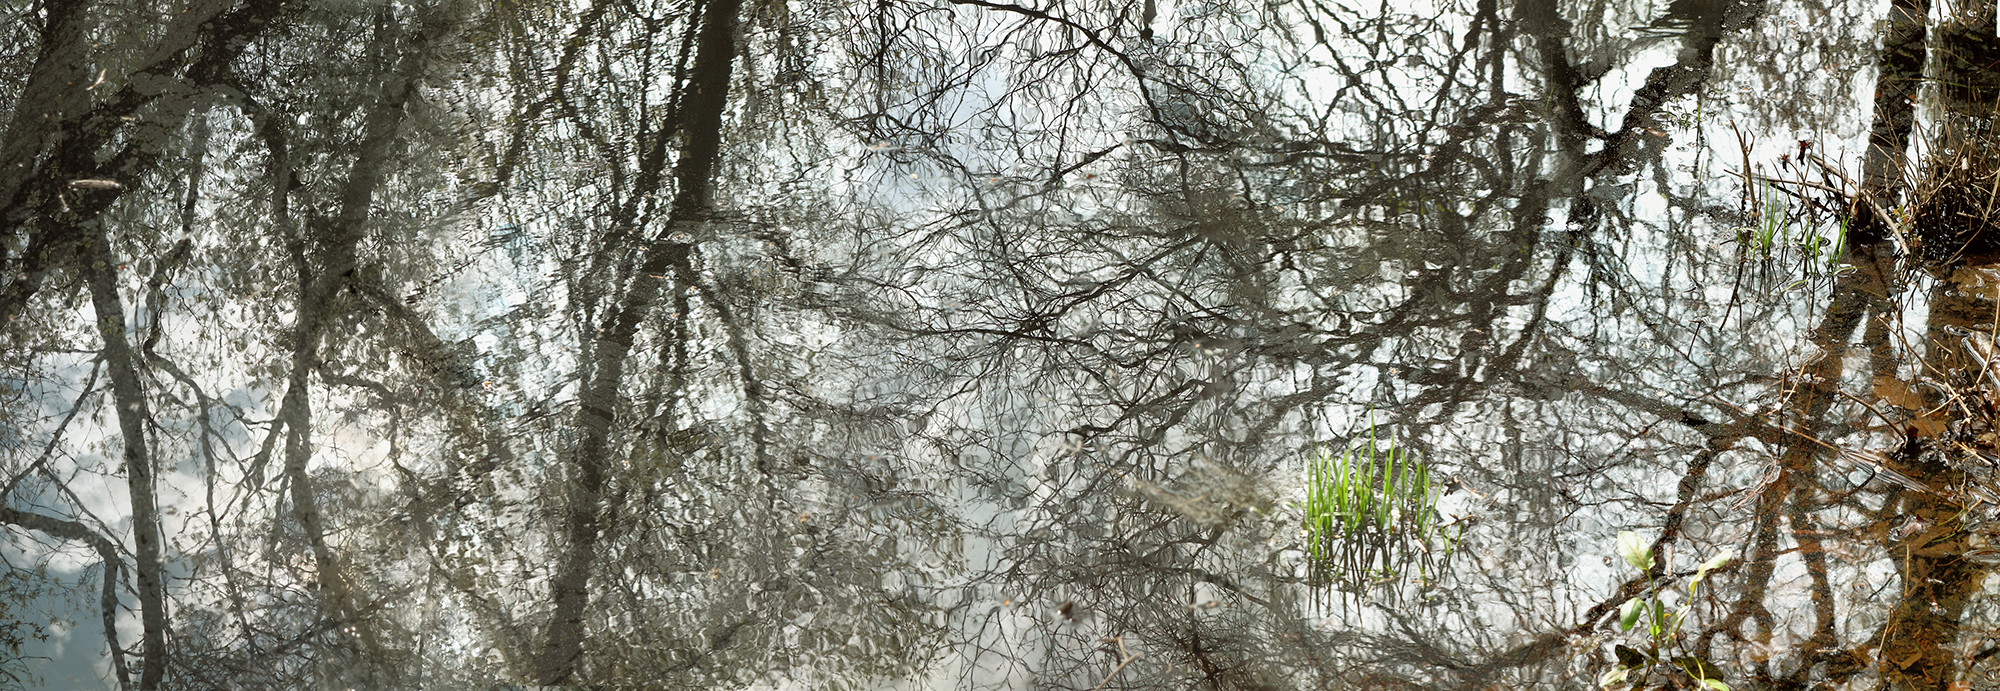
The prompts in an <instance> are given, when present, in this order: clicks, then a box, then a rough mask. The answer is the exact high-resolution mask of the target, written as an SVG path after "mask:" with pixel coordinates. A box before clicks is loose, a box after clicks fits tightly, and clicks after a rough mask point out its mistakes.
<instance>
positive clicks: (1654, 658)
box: [1599, 530, 1732, 691]
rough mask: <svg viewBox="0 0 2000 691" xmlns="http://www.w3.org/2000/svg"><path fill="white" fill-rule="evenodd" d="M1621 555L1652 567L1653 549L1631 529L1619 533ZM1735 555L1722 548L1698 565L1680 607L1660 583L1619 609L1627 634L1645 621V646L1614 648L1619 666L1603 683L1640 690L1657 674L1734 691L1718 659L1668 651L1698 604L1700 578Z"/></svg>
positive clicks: (1620, 625)
mask: <svg viewBox="0 0 2000 691" xmlns="http://www.w3.org/2000/svg"><path fill="white" fill-rule="evenodd" d="M1618 556H1620V557H1623V558H1624V559H1625V563H1626V564H1629V565H1631V566H1632V568H1635V569H1638V570H1639V571H1640V572H1641V573H1648V572H1650V571H1652V569H1653V548H1652V547H1651V546H1650V545H1648V544H1646V541H1645V539H1644V538H1641V537H1639V534H1638V533H1634V532H1632V531H1630V530H1627V531H1625V532H1622V533H1619V534H1618ZM1731 558H1732V557H1731V555H1730V554H1729V553H1727V552H1724V553H1722V554H1718V555H1715V556H1714V557H1712V558H1710V559H1709V560H1708V561H1706V562H1702V564H1701V566H1700V567H1699V568H1696V569H1695V572H1694V578H1690V579H1688V584H1687V597H1685V598H1682V600H1681V603H1680V606H1679V607H1670V606H1669V605H1668V604H1667V603H1666V602H1664V601H1663V600H1662V599H1661V597H1660V596H1661V593H1660V590H1659V585H1658V583H1657V581H1655V582H1654V583H1653V584H1652V585H1651V586H1650V589H1649V591H1648V592H1647V594H1646V595H1643V596H1641V597H1635V598H1632V599H1630V600H1627V601H1626V602H1625V605H1624V606H1623V607H1620V608H1619V609H1618V630H1620V631H1628V632H1629V631H1631V630H1632V629H1633V628H1634V627H1636V626H1638V625H1639V623H1640V622H1642V621H1643V622H1645V625H1646V628H1645V634H1646V638H1645V641H1644V645H1645V649H1644V650H1640V649H1638V648H1633V647H1631V646H1628V645H1625V644H1623V643H1620V644H1618V645H1617V647H1616V648H1614V649H1613V653H1614V655H1615V656H1616V658H1617V659H1616V660H1615V664H1614V665H1613V666H1612V668H1611V671H1608V672H1605V673H1604V677H1603V678H1602V679H1601V680H1599V683H1600V684H1601V685H1602V686H1603V687H1604V688H1606V689H1610V688H1613V687H1619V688H1637V687H1639V686H1641V685H1643V684H1644V683H1645V682H1646V680H1647V679H1649V678H1651V677H1652V676H1654V675H1655V674H1667V675H1671V676H1675V677H1685V678H1686V679H1690V680H1693V681H1694V683H1695V684H1696V688H1708V689H1714V691H1730V689H1729V685H1728V684H1725V683H1723V681H1722V676H1723V672H1722V668H1720V667H1717V666H1715V664H1714V663H1711V662H1709V661H1707V660H1704V659H1702V658H1701V657H1699V656H1697V655H1693V654H1684V655H1678V656H1674V657H1672V658H1668V657H1667V655H1669V654H1670V653H1672V652H1673V649H1674V648H1676V647H1678V646H1680V645H1681V643H1682V640H1681V625H1682V624H1683V623H1685V622H1686V621H1687V615H1688V609H1689V608H1691V607H1693V606H1694V596H1695V591H1696V590H1697V589H1699V588H1700V587H1701V582H1702V579H1704V578H1707V577H1708V572H1710V571H1714V570H1716V569H1719V568H1722V567H1723V566H1724V565H1727V564H1728V563H1729V561H1730V559H1731ZM1669 570H1671V569H1669ZM1683 683H1684V682H1683ZM1676 686H1678V684H1676Z"/></svg>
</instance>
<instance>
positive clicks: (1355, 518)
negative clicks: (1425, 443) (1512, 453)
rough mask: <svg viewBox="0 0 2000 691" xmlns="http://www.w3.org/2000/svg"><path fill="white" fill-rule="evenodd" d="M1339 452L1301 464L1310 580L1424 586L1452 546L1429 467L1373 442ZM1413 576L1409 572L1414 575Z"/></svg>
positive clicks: (1323, 451) (1348, 586) (1354, 586)
mask: <svg viewBox="0 0 2000 691" xmlns="http://www.w3.org/2000/svg"><path fill="white" fill-rule="evenodd" d="M1377 435H1378V433H1377V428H1376V427H1375V426H1373V425H1370V426H1369V428H1368V436H1367V441H1366V442H1365V443H1349V444H1348V446H1347V447H1346V448H1345V449H1343V450H1341V451H1340V452H1339V453H1337V454H1336V453H1335V452H1333V451H1332V450H1331V449H1327V448H1324V447H1322V448H1320V449H1319V450H1318V453H1316V454H1315V455H1314V456H1313V458H1312V459H1311V460H1310V461H1309V462H1308V463H1307V468H1306V500H1305V503H1304V505H1303V506H1302V508H1303V509H1304V512H1305V518H1304V523H1305V525H1304V530H1303V533H1304V536H1305V540H1306V555H1307V557H1308V559H1307V563H1308V574H1307V578H1308V580H1309V581H1310V582H1311V583H1312V584H1314V585H1316V586H1327V585H1339V586H1342V587H1343V589H1344V590H1347V591H1349V592H1359V591H1360V590H1362V589H1363V588H1366V587H1370V586H1377V585H1384V584H1389V583H1394V582H1399V581H1402V580H1403V579H1404V578H1406V577H1411V578H1413V580H1415V581H1416V582H1417V583H1419V584H1420V585H1422V584H1428V583H1430V582H1431V581H1432V580H1433V579H1434V578H1435V577H1436V576H1437V574H1438V569H1439V567H1440V566H1441V565H1442V563H1443V561H1444V560H1445V559H1447V558H1448V557H1449V556H1450V554H1451V550H1452V548H1453V547H1454V546H1455V544H1456V540H1455V537H1456V536H1454V535H1448V533H1449V532H1451V529H1452V528H1458V531H1457V532H1458V533H1460V534H1462V532H1463V527H1462V526H1461V525H1459V524H1457V523H1446V522H1445V521H1444V520H1443V517H1442V516H1441V515H1440V514H1439V513H1438V511H1437V496H1438V491H1437V490H1438V488H1437V485H1436V482H1435V481H1434V480H1433V478H1432V476H1431V468H1430V465H1429V464H1428V463H1425V462H1424V461H1423V460H1421V459H1420V458H1418V457H1417V455H1416V454H1415V453H1413V452H1411V451H1410V450H1409V449H1408V448H1407V447H1404V446H1400V445H1397V444H1395V443H1393V441H1390V440H1383V439H1381V438H1379V437H1378V436H1377ZM1412 572H1414V573H1412Z"/></svg>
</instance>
